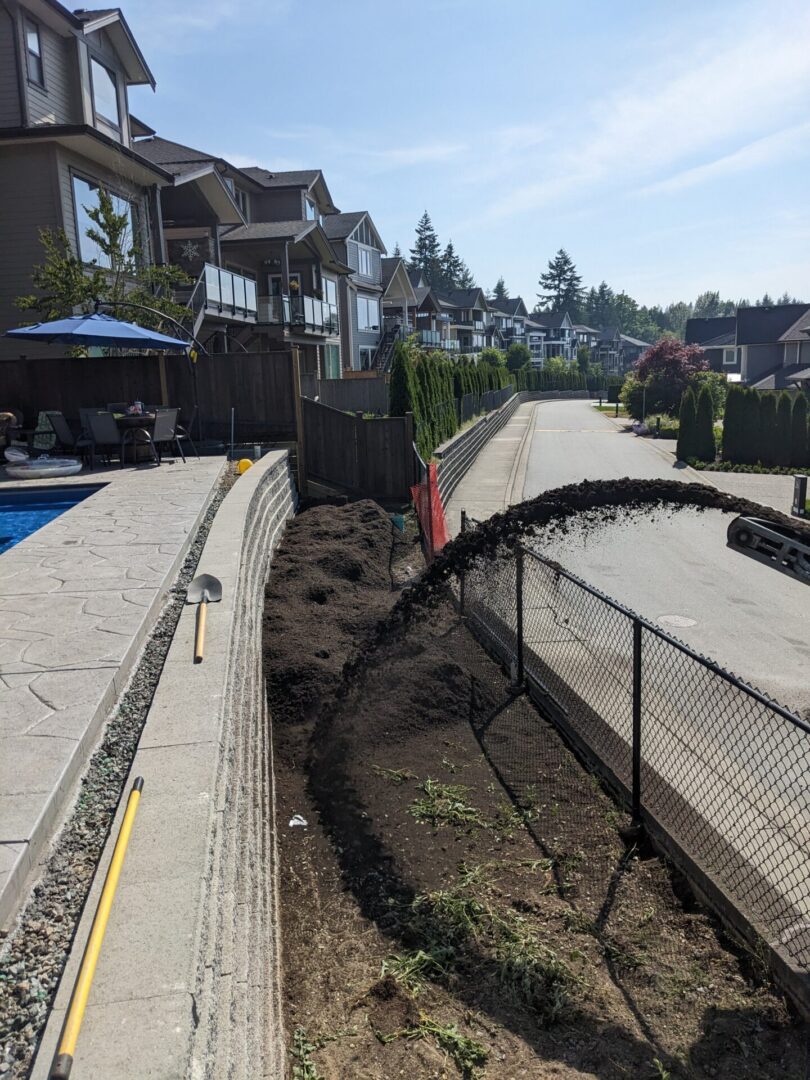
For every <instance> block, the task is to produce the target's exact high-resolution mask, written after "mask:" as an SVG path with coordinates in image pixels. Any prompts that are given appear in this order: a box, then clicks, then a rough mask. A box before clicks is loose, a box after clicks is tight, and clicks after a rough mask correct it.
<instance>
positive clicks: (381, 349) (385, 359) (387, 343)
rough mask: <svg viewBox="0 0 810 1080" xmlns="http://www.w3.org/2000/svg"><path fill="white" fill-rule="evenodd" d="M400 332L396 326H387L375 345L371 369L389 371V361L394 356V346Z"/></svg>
mask: <svg viewBox="0 0 810 1080" xmlns="http://www.w3.org/2000/svg"><path fill="white" fill-rule="evenodd" d="M399 337H400V332H399V327H398V326H389V327H388V328H387V329H386V330H385V333H384V334H383V336H382V337H381V338H380V343H379V345H378V346H377V351H376V352H375V353H374V356H373V357H372V360H371V369H372V371H382V372H386V371H390V370H391V362H392V360H393V358H394V346H395V345H396V343H397V341H398V340H399Z"/></svg>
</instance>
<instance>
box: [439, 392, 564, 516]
mask: <svg viewBox="0 0 810 1080" xmlns="http://www.w3.org/2000/svg"><path fill="white" fill-rule="evenodd" d="M541 404H542V402H538V401H527V402H525V403H524V404H523V405H519V406H518V408H517V409H516V410H515V414H514V416H513V417H512V418H511V420H509V422H508V423H507V424H506V425H505V427H503V428H502V429H501V430H500V431H499V432H498V434H497V435H495V436H493V437H492V439H490V441H489V442H488V443H487V445H486V446H485V447H484V448H483V450H482V451H481V453H480V454H479V456H478V458H477V459H476V460H475V462H474V463H473V465H472V467H471V468H470V470H469V472H468V473H467V474H466V476H465V477H464V479H463V480H461V481H459V484H458V487H457V488H456V490H455V491H454V492H453V495H452V496H451V498H450V499H449V500H448V503H447V507H446V509H445V514H446V517H447V528H448V530H449V532H450V535H451V536H455V535H456V534H457V533H458V531H459V529H460V528H461V511H462V510H466V511H467V513H468V514H469V515H470V516H471V517H474V518H477V519H478V520H480V521H483V520H484V519H486V518H488V517H491V516H492V515H493V514H497V513H498V512H499V511H500V510H505V509H506V507H507V506H510V505H511V504H512V503H513V502H520V501H521V499H522V498H523V483H524V480H525V478H526V466H527V463H528V458H529V450H530V448H531V442H532V434H533V432H534V415H535V410H536V409H537V408H539V407H540V405H541Z"/></svg>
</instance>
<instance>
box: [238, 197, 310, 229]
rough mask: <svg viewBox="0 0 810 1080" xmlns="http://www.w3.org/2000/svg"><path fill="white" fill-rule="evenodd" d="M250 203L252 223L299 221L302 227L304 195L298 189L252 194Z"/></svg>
mask: <svg viewBox="0 0 810 1080" xmlns="http://www.w3.org/2000/svg"><path fill="white" fill-rule="evenodd" d="M251 201H252V219H253V221H298V220H300V221H301V227H302V228H303V227H304V193H303V191H301V190H300V188H296V189H295V190H293V191H285V190H283V189H282V190H280V191H271V192H267V193H266V194H261V195H257V194H253V195H252V196H251Z"/></svg>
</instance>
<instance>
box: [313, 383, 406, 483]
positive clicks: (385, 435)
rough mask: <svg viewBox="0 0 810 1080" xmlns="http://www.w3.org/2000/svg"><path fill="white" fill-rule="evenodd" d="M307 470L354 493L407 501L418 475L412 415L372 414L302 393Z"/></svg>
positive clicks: (319, 479) (315, 476)
mask: <svg viewBox="0 0 810 1080" xmlns="http://www.w3.org/2000/svg"><path fill="white" fill-rule="evenodd" d="M301 404H302V413H303V418H304V456H305V460H306V471H307V476H308V478H309V479H311V480H315V481H321V482H322V483H324V484H327V485H329V486H332V487H336V488H339V489H341V490H343V491H346V492H348V493H350V494H353V495H354V494H356V495H366V496H368V497H369V498H372V499H380V500H382V501H386V502H397V503H400V502H407V501H408V500H409V499H410V487H411V484H413V483H415V481H416V479H417V475H416V458H415V454H414V450H413V438H414V429H413V417H412V416H411V415H410V414H408V415H407V416H386V417H380V418H375V419H370V420H364V419H363V418H362V417H358V416H353V415H351V414H350V413H345V412H341V411H340V410H339V409H333V408H331V407H330V406H329V405H322V404H320V402H317V401H312V400H311V399H310V398H306V397H305V398H303V399H302V403H301Z"/></svg>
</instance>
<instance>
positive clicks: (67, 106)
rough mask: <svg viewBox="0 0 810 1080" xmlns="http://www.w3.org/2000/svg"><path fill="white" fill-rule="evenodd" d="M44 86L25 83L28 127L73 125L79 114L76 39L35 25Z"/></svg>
mask: <svg viewBox="0 0 810 1080" xmlns="http://www.w3.org/2000/svg"><path fill="white" fill-rule="evenodd" d="M38 25H39V41H40V47H41V49H42V69H43V74H44V77H45V86H44V88H43V87H40V86H37V84H36V83H33V82H31V81H30V80H29V81H27V86H28V115H29V122H30V123H31V124H75V123H79V122H80V121H81V116H80V115H79V104H78V103H79V80H78V75H77V63H76V39H75V38H74V37H73V36H71V37H69V38H63V37H60V35H59V34H57V33H55V32H54V31H53V30H51V29H50V27H48V26H45V25H43V24H42V23H39V24H38Z"/></svg>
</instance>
